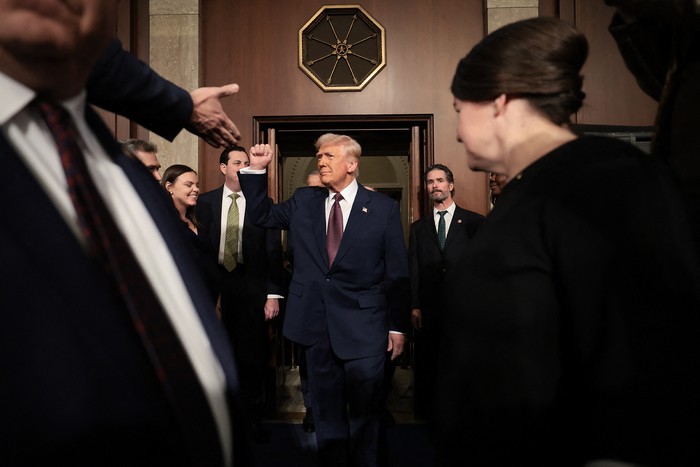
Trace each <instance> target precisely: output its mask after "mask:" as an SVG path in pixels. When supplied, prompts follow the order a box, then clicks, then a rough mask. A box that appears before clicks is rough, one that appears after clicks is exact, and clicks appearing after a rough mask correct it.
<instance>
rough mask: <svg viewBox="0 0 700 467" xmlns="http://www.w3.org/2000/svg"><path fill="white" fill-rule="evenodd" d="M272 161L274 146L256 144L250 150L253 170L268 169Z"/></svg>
mask: <svg viewBox="0 0 700 467" xmlns="http://www.w3.org/2000/svg"><path fill="white" fill-rule="evenodd" d="M270 161H272V146H270V145H269V144H256V145H255V146H253V147H252V148H250V168H251V169H255V170H262V169H266V168H267V166H268V165H269V164H270Z"/></svg>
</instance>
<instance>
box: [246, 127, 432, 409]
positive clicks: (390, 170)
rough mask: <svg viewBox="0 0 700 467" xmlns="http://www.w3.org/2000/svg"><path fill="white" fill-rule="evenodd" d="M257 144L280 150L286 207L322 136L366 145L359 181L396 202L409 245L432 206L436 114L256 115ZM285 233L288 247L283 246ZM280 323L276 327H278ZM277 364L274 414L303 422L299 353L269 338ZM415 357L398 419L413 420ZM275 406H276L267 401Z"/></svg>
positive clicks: (275, 185) (274, 181)
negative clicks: (428, 172) (414, 225)
mask: <svg viewBox="0 0 700 467" xmlns="http://www.w3.org/2000/svg"><path fill="white" fill-rule="evenodd" d="M253 127H254V131H255V141H254V142H255V143H269V144H271V145H272V146H273V147H275V158H276V160H273V162H272V163H271V164H270V166H269V167H268V169H269V171H268V176H269V178H270V180H269V186H270V193H269V194H270V196H271V197H272V198H273V199H274V200H275V201H276V202H281V201H284V200H286V199H287V198H289V197H290V196H291V195H292V193H293V192H294V190H296V189H297V188H299V187H301V186H305V185H306V177H307V175H308V174H309V173H310V172H311V171H312V170H315V169H316V158H315V148H314V143H315V142H316V140H317V139H318V137H319V136H321V135H322V134H324V133H336V134H344V135H348V136H351V137H352V138H354V139H355V140H357V141H358V143H360V146H361V147H362V159H361V163H360V172H359V177H358V181H359V183H361V184H363V185H365V186H367V185H369V186H371V187H372V188H374V189H375V190H376V191H378V192H380V193H384V194H386V195H387V196H390V197H392V198H394V199H395V200H396V201H397V202H398V203H399V206H400V208H401V217H402V222H403V227H404V237H405V241H406V243H407V244H408V233H409V226H410V224H411V222H413V221H414V220H417V219H418V218H420V216H421V215H422V214H423V212H424V209H425V207H426V206H427V198H426V195H425V190H424V186H423V183H422V174H423V172H424V169H425V168H426V167H428V166H429V165H431V164H432V163H433V161H434V156H433V147H434V144H433V115H430V114H420V115H334V116H327V115H321V116H274V117H254V118H253ZM284 237H285V235H284V234H283V239H282V241H283V245H284V243H285V242H284ZM278 324H279V323H278ZM272 335H273V338H272V340H273V341H274V342H273V343H272V345H273V346H274V347H275V352H274V355H275V360H274V362H272V364H271V367H273V368H274V372H275V379H276V382H275V388H276V389H275V394H274V402H273V404H274V411H275V412H276V416H277V417H279V418H292V419H294V418H299V417H300V416H301V415H302V414H303V412H304V404H303V397H302V394H301V390H300V379H299V372H298V362H297V360H296V358H297V356H298V354H297V352H296V350H297V349H295V347H294V345H293V344H291V343H290V342H288V341H287V340H286V339H284V338H283V337H282V336H281V326H279V328H278V329H276V330H273V332H272ZM411 367H412V351H411V348H410V346H409V350H408V351H407V352H405V354H404V356H403V357H402V361H401V362H400V363H399V367H398V368H397V370H396V372H395V376H394V383H393V390H392V392H393V395H392V396H391V398H392V399H393V400H390V404H389V405H390V409H392V408H393V409H395V411H394V410H392V412H394V413H393V414H394V416H395V417H396V418H399V417H406V418H411V417H412V416H413V406H412V405H413V404H412V398H411V397H410V391H411V388H412V370H411ZM270 402H272V401H270Z"/></svg>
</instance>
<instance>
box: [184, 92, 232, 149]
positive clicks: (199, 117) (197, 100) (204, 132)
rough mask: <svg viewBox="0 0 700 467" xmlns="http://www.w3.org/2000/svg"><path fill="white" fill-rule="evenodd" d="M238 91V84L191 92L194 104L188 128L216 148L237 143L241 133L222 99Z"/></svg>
mask: <svg viewBox="0 0 700 467" xmlns="http://www.w3.org/2000/svg"><path fill="white" fill-rule="evenodd" d="M237 92H238V85H237V84H227V85H226V86H221V87H207V88H198V89H195V90H194V91H192V92H190V96H192V103H193V104H194V105H193V108H192V116H191V117H190V122H189V124H188V125H187V130H188V131H190V132H191V133H194V134H195V135H197V136H199V137H200V138H202V139H203V140H204V141H206V142H207V143H209V144H210V145H211V146H213V147H215V148H218V147H221V146H231V145H233V144H236V143H237V142H238V140H240V139H241V133H240V131H238V128H236V125H234V124H233V122H232V121H231V119H230V118H228V115H226V112H224V108H223V107H222V106H221V99H222V98H223V97H228V96H232V95H234V94H236V93H237Z"/></svg>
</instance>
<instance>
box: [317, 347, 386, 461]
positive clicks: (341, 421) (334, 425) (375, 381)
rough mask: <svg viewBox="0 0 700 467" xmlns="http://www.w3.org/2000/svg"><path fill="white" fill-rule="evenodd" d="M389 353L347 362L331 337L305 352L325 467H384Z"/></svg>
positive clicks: (320, 453)
mask: <svg viewBox="0 0 700 467" xmlns="http://www.w3.org/2000/svg"><path fill="white" fill-rule="evenodd" d="M385 361H386V356H385V354H384V353H381V354H379V355H374V356H371V357H366V358H360V359H354V360H342V359H340V358H338V356H336V355H335V354H334V353H333V350H332V348H331V345H330V342H329V340H328V336H325V337H323V338H322V339H320V340H319V341H318V342H317V343H316V344H314V345H312V346H310V347H307V348H306V362H307V365H308V380H309V381H308V384H309V390H310V391H311V395H312V397H313V402H314V421H315V424H316V442H317V445H318V451H319V459H320V465H321V466H334V467H335V466H353V467H360V466H363V467H364V466H366V467H370V466H372V467H375V466H379V465H384V464H385V462H386V459H385V458H381V457H382V455H381V453H383V452H385V450H384V449H383V444H384V443H385V442H386V437H385V433H384V431H385V429H384V426H383V424H382V422H381V414H382V410H383V409H384V404H385V400H384V388H383V380H384V366H385Z"/></svg>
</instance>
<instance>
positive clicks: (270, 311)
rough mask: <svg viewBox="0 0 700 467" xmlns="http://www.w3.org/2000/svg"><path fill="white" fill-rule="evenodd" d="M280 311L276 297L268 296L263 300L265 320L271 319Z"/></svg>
mask: <svg viewBox="0 0 700 467" xmlns="http://www.w3.org/2000/svg"><path fill="white" fill-rule="evenodd" d="M279 312H280V301H279V300H278V299H276V298H268V299H267V300H266V301H265V320H271V319H272V318H274V317H275V316H277V315H278V314H279Z"/></svg>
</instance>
